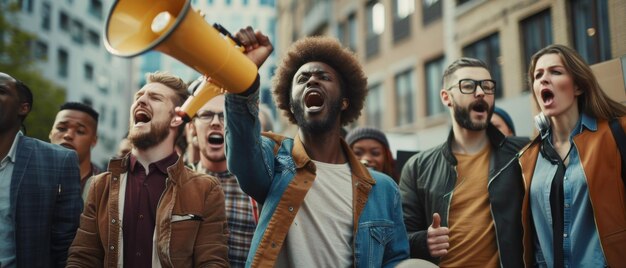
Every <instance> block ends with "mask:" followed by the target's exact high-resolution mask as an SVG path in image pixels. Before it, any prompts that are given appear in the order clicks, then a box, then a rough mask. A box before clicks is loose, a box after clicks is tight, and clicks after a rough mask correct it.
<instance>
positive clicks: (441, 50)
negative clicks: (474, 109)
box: [278, 0, 626, 150]
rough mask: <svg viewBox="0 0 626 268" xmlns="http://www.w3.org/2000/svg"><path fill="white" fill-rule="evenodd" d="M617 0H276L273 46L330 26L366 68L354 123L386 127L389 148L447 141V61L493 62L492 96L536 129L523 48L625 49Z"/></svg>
mask: <svg viewBox="0 0 626 268" xmlns="http://www.w3.org/2000/svg"><path fill="white" fill-rule="evenodd" d="M624 14H626V1H622V0H516V1H509V0H421V1H415V0H367V1H363V0H339V1H329V0H305V1H295V0H280V1H279V2H278V16H279V28H278V29H279V37H280V39H279V45H278V47H284V46H288V45H289V44H290V43H291V42H293V41H294V40H296V39H298V38H300V37H303V36H308V35H332V36H335V37H337V38H338V39H339V40H340V41H341V42H342V43H343V44H344V45H345V46H347V47H350V48H351V49H352V50H354V51H355V52H356V53H357V55H358V57H359V59H360V60H361V62H362V64H363V66H364V68H365V72H366V74H367V76H368V86H369V95H368V98H367V100H366V105H365V108H364V110H363V115H362V117H361V118H360V120H359V122H358V124H359V125H369V126H374V127H378V128H380V129H382V130H384V131H385V133H387V135H388V136H389V138H390V142H391V147H392V149H395V148H402V150H423V149H427V148H429V147H432V146H434V145H436V144H439V143H441V142H443V141H444V139H445V137H447V134H448V132H449V130H450V123H449V122H450V116H449V113H448V112H447V109H446V108H445V107H443V105H442V104H441V101H440V98H439V95H440V93H439V91H440V89H441V88H442V85H441V76H442V73H443V70H444V69H445V68H446V66H447V65H448V64H449V63H451V62H452V61H453V60H455V59H456V58H458V57H461V56H470V57H476V58H479V59H481V60H483V61H485V62H486V63H487V64H488V65H489V66H490V71H491V74H492V76H493V77H494V79H495V80H496V83H497V93H496V105H498V106H499V107H502V108H504V109H505V110H507V111H508V112H509V113H510V114H511V116H512V117H513V119H514V121H515V124H516V130H517V133H518V135H523V136H530V135H532V134H533V132H534V129H533V122H532V115H533V114H534V113H535V111H536V108H534V107H533V106H534V105H533V104H532V100H531V97H530V91H529V87H528V85H527V83H526V72H527V69H528V64H529V60H530V56H532V54H533V53H534V52H536V51H537V50H539V49H540V48H542V47H545V46H546V45H548V44H552V43H561V44H565V45H568V46H571V47H573V48H575V49H576V50H577V51H579V53H581V55H582V56H583V57H584V58H585V59H586V60H587V61H588V63H590V64H595V63H598V62H603V61H607V60H609V59H612V58H618V57H620V56H622V55H624V54H626V27H624V25H626V16H624Z"/></svg>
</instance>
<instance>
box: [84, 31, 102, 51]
mask: <svg viewBox="0 0 626 268" xmlns="http://www.w3.org/2000/svg"><path fill="white" fill-rule="evenodd" d="M87 39H88V40H89V43H90V44H92V45H94V46H96V47H99V46H100V42H101V41H100V34H99V33H98V32H96V31H94V30H89V31H88V32H87Z"/></svg>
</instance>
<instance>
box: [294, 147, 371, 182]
mask: <svg viewBox="0 0 626 268" xmlns="http://www.w3.org/2000/svg"><path fill="white" fill-rule="evenodd" d="M341 148H342V149H343V152H344V154H345V156H346V158H347V160H348V164H349V165H350V170H351V171H352V176H353V177H357V178H358V179H359V180H361V181H363V182H366V183H368V184H370V185H374V184H376V181H375V180H374V179H373V178H372V176H371V175H370V173H369V171H367V168H365V166H363V164H361V162H359V160H358V159H357V158H356V156H355V155H354V153H353V152H352V150H351V149H350V147H349V146H348V144H347V143H346V141H345V140H344V139H343V138H342V139H341ZM292 155H293V161H294V163H295V165H296V168H302V167H307V168H309V169H312V171H315V165H314V164H313V162H312V161H311V158H309V156H308V155H307V153H306V150H305V149H304V144H302V140H300V136H299V135H296V137H295V138H294V144H293V150H292Z"/></svg>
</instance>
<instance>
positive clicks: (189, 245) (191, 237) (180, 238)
mask: <svg viewBox="0 0 626 268" xmlns="http://www.w3.org/2000/svg"><path fill="white" fill-rule="evenodd" d="M188 215H191V214H188ZM188 215H187V214H185V215H172V225H171V226H172V229H171V230H172V233H171V234H170V248H169V250H170V254H171V257H172V258H191V256H192V255H193V249H194V246H195V244H196V235H197V234H198V230H199V229H200V224H201V223H202V218H200V220H195V219H194V218H192V217H190V216H188ZM175 216H183V217H182V218H179V217H175ZM194 216H195V215H194ZM175 218H178V219H179V220H178V221H174V219H175Z"/></svg>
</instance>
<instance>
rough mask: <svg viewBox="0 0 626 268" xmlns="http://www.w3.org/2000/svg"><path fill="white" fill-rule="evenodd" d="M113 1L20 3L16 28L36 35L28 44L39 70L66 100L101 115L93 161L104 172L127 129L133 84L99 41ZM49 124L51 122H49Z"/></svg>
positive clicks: (124, 64)
mask: <svg viewBox="0 0 626 268" xmlns="http://www.w3.org/2000/svg"><path fill="white" fill-rule="evenodd" d="M112 3H113V0H54V1H53V0H21V1H19V4H20V7H21V11H20V14H18V19H19V23H18V24H16V25H18V26H19V27H20V28H22V29H23V30H25V31H28V32H30V33H33V34H35V35H36V41H35V42H34V43H33V44H31V45H32V48H33V50H34V54H35V56H36V57H37V58H38V59H40V62H39V63H38V68H39V70H40V72H41V73H42V74H43V75H44V76H45V77H46V78H47V79H49V80H51V81H53V82H54V83H56V84H57V85H59V86H61V87H63V88H65V89H66V90H67V92H66V93H67V94H66V96H67V101H75V102H82V103H85V104H88V105H90V106H92V107H93V108H94V109H95V110H96V111H98V112H99V113H100V118H99V124H98V144H97V145H96V147H95V148H93V150H92V161H93V162H94V163H96V164H98V165H100V167H102V168H104V167H105V166H104V164H105V163H106V161H107V160H108V159H109V158H110V157H112V156H114V155H115V153H116V151H117V146H118V142H119V141H120V139H121V138H122V137H123V136H124V135H125V134H126V132H127V130H128V115H129V109H130V104H131V102H132V94H134V90H135V88H134V85H132V84H131V81H132V77H131V76H132V72H131V68H132V64H131V61H130V60H127V59H122V58H118V57H115V56H112V55H111V54H109V53H108V52H107V51H106V49H105V47H104V44H103V42H102V32H103V28H104V23H105V20H106V15H107V12H108V10H109V7H110V6H111V5H112ZM50 124H52V123H50ZM50 127H52V125H51V126H50Z"/></svg>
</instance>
